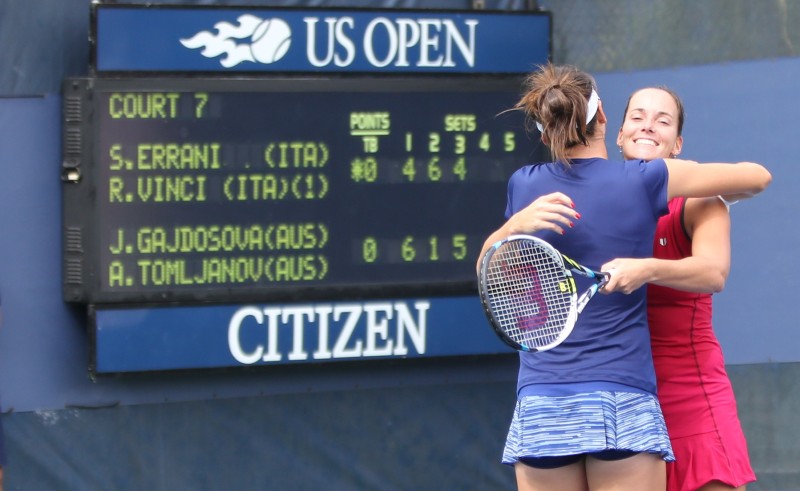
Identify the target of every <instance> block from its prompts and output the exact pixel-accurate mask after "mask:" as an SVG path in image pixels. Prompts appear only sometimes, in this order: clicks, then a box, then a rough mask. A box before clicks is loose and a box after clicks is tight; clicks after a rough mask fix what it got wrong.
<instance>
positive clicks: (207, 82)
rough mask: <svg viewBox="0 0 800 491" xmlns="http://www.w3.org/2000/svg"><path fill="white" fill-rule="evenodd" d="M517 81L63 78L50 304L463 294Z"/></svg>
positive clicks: (530, 144)
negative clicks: (60, 284)
mask: <svg viewBox="0 0 800 491" xmlns="http://www.w3.org/2000/svg"><path fill="white" fill-rule="evenodd" d="M519 89H520V81H519V80H518V79H492V78H487V79H477V80H476V79H474V78H472V79H466V78H453V79H448V78H430V79H419V78H415V79H381V78H375V79H363V78H361V79H325V80H321V79H257V80H256V79H195V78H164V79H152V78H141V79H133V78H132V79H110V78H95V79H74V80H69V81H67V83H66V84H65V88H64V165H63V169H62V172H63V175H62V180H63V182H64V297H65V300H67V301H70V302H83V303H92V304H102V303H165V302H166V303H201V302H241V301H253V300H285V299H305V298H309V299H312V298H329V299H348V298H361V297H371V296H382V295H394V296H398V295H399V296H409V295H423V294H424V295H448V294H462V293H466V292H474V291H475V262H476V259H477V255H478V253H479V251H480V248H481V246H482V244H483V241H484V240H485V238H486V236H487V235H488V234H489V233H490V232H491V231H492V230H494V229H495V228H497V227H498V226H499V225H500V224H501V223H502V222H503V220H504V218H503V212H504V207H505V195H506V193H505V190H506V184H507V180H508V178H509V176H510V175H511V174H512V173H513V172H514V171H515V170H516V169H518V168H519V167H520V166H521V165H523V164H525V163H529V162H531V161H536V160H544V159H545V157H543V155H541V154H542V152H544V149H543V147H542V146H541V145H540V144H539V143H538V138H535V137H533V136H531V135H528V134H527V133H526V131H525V128H524V124H523V118H522V115H521V114H520V113H519V112H518V111H507V110H508V109H509V108H511V107H512V106H513V104H514V103H515V101H516V99H517V97H518V95H519Z"/></svg>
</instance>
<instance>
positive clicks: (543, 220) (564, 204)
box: [476, 193, 580, 268]
mask: <svg viewBox="0 0 800 491" xmlns="http://www.w3.org/2000/svg"><path fill="white" fill-rule="evenodd" d="M574 206H575V205H574V203H573V202H572V199H570V197H569V196H567V195H566V194H564V193H551V194H546V195H544V196H540V197H539V198H537V199H536V200H534V201H533V202H532V203H531V204H529V205H528V206H526V207H525V208H523V209H522V210H520V211H519V212H517V213H515V214H514V216H512V217H511V218H509V219H508V221H507V222H506V223H504V224H503V226H502V227H500V228H499V229H497V230H495V231H494V232H493V233H492V234H491V235H490V236H489V237H488V238H487V239H486V241H485V242H484V243H483V248H482V249H481V253H480V254H479V255H478V263H477V265H476V267H477V268H480V265H481V258H483V255H484V253H486V251H487V250H488V249H489V247H491V246H492V244H494V243H495V242H497V241H498V240H502V239H505V238H506V237H508V236H510V235H515V234H532V233H534V232H538V231H540V230H552V231H554V232H556V233H559V234H563V233H564V228H563V227H571V226H572V221H573V220H577V219H578V218H580V214H578V212H577V211H575V209H574Z"/></svg>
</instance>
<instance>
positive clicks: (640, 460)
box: [586, 453, 667, 491]
mask: <svg viewBox="0 0 800 491" xmlns="http://www.w3.org/2000/svg"><path fill="white" fill-rule="evenodd" d="M586 475H587V478H588V482H589V489H591V490H592V491H664V490H665V489H666V488H667V467H666V464H665V463H664V461H663V460H662V459H661V457H659V456H658V455H655V454H649V453H640V454H637V455H634V456H633V457H630V458H627V459H622V460H613V461H607V460H598V459H595V458H593V457H587V458H586Z"/></svg>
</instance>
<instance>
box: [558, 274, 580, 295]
mask: <svg viewBox="0 0 800 491" xmlns="http://www.w3.org/2000/svg"><path fill="white" fill-rule="evenodd" d="M558 289H559V290H560V291H561V293H575V292H577V291H578V288H577V287H576V286H575V279H574V278H572V277H569V278H567V281H560V282H559V283H558Z"/></svg>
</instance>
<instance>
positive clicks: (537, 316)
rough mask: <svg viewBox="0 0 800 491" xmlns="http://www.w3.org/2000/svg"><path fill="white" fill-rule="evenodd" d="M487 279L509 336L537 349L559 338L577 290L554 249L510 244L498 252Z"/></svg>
mask: <svg viewBox="0 0 800 491" xmlns="http://www.w3.org/2000/svg"><path fill="white" fill-rule="evenodd" d="M486 278H487V293H488V296H489V299H490V302H491V304H492V312H493V313H494V316H495V319H496V320H497V322H498V323H499V325H500V327H501V329H502V330H503V331H504V332H505V333H506V334H507V335H508V337H509V338H511V339H512V340H514V341H515V342H517V343H519V344H522V345H525V346H528V347H534V348H537V347H543V346H547V345H549V344H551V343H554V342H556V341H557V340H558V339H559V337H560V335H561V333H562V332H563V331H564V328H565V327H566V325H567V322H568V318H569V316H570V312H571V310H572V305H573V295H572V292H573V290H574V288H573V287H572V284H571V278H570V277H568V276H567V274H566V273H565V272H564V269H563V267H562V266H561V264H560V263H559V262H558V260H556V259H555V258H553V257H552V255H551V254H550V253H549V251H546V250H545V249H543V248H540V247H536V246H534V245H533V244H529V243H523V242H508V243H506V244H504V246H503V247H501V248H500V249H498V250H497V251H495V254H494V256H493V257H492V259H491V261H490V263H489V265H488V268H487V275H486Z"/></svg>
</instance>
